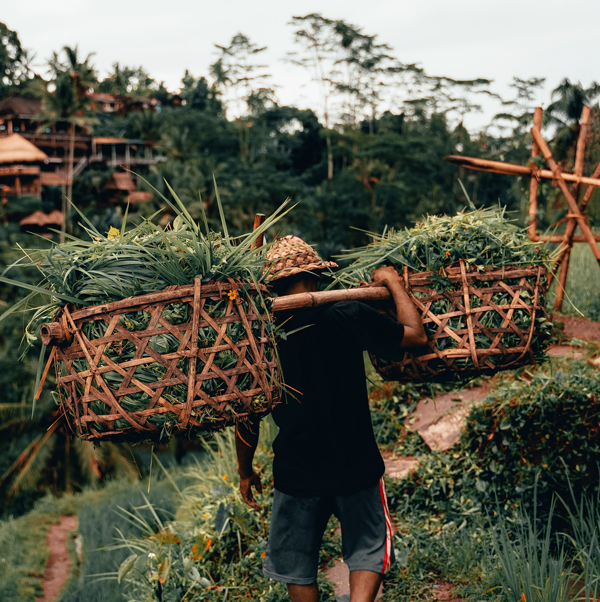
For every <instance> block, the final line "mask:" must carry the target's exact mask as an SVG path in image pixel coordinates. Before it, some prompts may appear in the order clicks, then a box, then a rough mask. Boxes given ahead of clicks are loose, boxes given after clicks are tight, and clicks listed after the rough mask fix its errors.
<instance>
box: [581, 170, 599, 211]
mask: <svg viewBox="0 0 600 602" xmlns="http://www.w3.org/2000/svg"><path fill="white" fill-rule="evenodd" d="M598 176H600V163H598V165H596V169H594V173H593V174H592V178H597V177H598ZM594 190H596V189H595V188H594V187H593V186H588V187H587V189H586V191H585V193H584V195H583V198H582V199H581V204H580V207H581V209H585V208H586V207H587V204H588V203H589V202H590V199H591V198H592V194H594Z"/></svg>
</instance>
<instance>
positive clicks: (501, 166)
mask: <svg viewBox="0 0 600 602" xmlns="http://www.w3.org/2000/svg"><path fill="white" fill-rule="evenodd" d="M444 161H448V163H456V164H457V165H461V166H462V167H466V168H467V169H474V170H475V171H487V172H490V173H497V174H502V175H505V176H525V177H527V178H528V177H530V176H531V175H532V174H533V172H534V170H532V169H531V168H530V167H527V166H525V165H515V164H514V163H502V162H501V161H490V160H489V159H478V158H476V157H461V156H460V155H449V156H447V157H444ZM536 173H537V175H538V177H540V178H544V179H546V180H555V179H556V174H554V173H553V172H552V171H550V170H549V169H540V170H539V171H537V172H536ZM559 173H560V172H559ZM561 175H562V178H563V179H564V180H565V181H567V182H577V183H579V184H586V185H588V186H595V187H598V188H600V179H598V178H586V177H585V176H582V177H579V176H576V175H574V174H570V173H564V174H561Z"/></svg>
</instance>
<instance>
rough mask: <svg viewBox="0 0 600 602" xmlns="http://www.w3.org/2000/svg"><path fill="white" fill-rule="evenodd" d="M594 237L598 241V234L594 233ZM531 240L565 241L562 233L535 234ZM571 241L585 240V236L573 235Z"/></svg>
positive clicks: (599, 239)
mask: <svg viewBox="0 0 600 602" xmlns="http://www.w3.org/2000/svg"><path fill="white" fill-rule="evenodd" d="M594 238H595V239H596V242H600V235H598V234H594ZM531 241H532V242H565V235H564V234H552V235H550V234H545V235H543V236H542V235H541V234H536V235H535V236H534V237H531ZM573 242H587V238H586V237H585V236H573Z"/></svg>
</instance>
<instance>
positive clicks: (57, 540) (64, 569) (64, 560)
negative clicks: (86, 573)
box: [37, 516, 77, 602]
mask: <svg viewBox="0 0 600 602" xmlns="http://www.w3.org/2000/svg"><path fill="white" fill-rule="evenodd" d="M76 528H77V517H76V516H63V517H62V518H61V519H60V523H58V525H52V526H51V527H50V531H48V539H47V542H48V547H49V548H50V558H49V559H48V564H47V565H46V574H45V576H44V578H43V579H42V587H43V589H44V595H43V596H42V597H41V598H38V599H37V602H52V601H53V600H54V598H56V596H58V592H59V591H60V588H61V587H62V586H63V585H64V584H65V581H66V579H67V575H68V572H69V554H68V552H67V536H68V534H69V531H72V530H73V529H76Z"/></svg>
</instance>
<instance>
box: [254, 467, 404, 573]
mask: <svg viewBox="0 0 600 602" xmlns="http://www.w3.org/2000/svg"><path fill="white" fill-rule="evenodd" d="M332 514H334V515H335V516H336V517H337V518H338V520H339V521H340V525H341V528H342V554H343V556H344V562H345V563H346V564H347V565H348V568H349V569H350V570H351V571H372V572H374V573H381V574H383V573H386V572H387V571H388V570H389V569H390V567H391V566H392V563H393V562H394V549H393V546H392V524H391V520H390V515H389V511H388V506H387V499H386V495H385V484H384V480H383V477H382V478H381V480H380V481H379V482H378V483H377V485H374V486H373V487H368V488H367V489H362V490H361V491H359V492H357V493H354V494H352V495H346V496H324V497H308V498H300V497H294V496H291V495H287V494H285V493H282V492H281V491H277V489H276V490H275V495H274V497H273V513H272V514H271V528H270V531H269V543H268V545H267V554H266V557H265V564H264V567H263V573H264V574H265V575H266V576H267V577H269V578H270V579H274V580H275V581H282V582H283V583H292V584H295V585H310V584H312V583H314V582H315V581H316V580H317V572H318V565H319V551H320V549H321V541H322V540H323V533H324V532H325V529H326V527H327V522H328V521H329V518H330V516H331V515H332Z"/></svg>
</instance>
